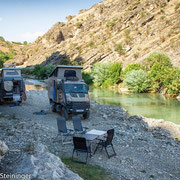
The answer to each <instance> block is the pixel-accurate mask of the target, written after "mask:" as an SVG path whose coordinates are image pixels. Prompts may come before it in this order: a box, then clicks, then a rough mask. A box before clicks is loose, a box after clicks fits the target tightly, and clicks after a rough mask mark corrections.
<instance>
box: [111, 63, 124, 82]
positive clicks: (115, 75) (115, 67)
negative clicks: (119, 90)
mask: <svg viewBox="0 0 180 180" xmlns="http://www.w3.org/2000/svg"><path fill="white" fill-rule="evenodd" d="M121 72H122V64H121V63H117V62H116V63H113V64H112V65H110V68H109V79H110V80H111V82H112V84H117V83H119V82H120V80H121Z"/></svg>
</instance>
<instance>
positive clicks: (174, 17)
mask: <svg viewBox="0 0 180 180" xmlns="http://www.w3.org/2000/svg"><path fill="white" fill-rule="evenodd" d="M179 15H180V3H178V1H173V0H170V1H169V0H159V1H157V0H125V1H124V0H105V1H103V2H101V3H98V4H95V5H94V6H92V7H91V8H89V9H87V10H80V12H79V14H78V15H77V16H68V17H67V18H66V22H65V23H62V22H58V23H56V24H55V25H54V26H53V27H52V28H51V29H50V30H49V31H48V32H47V33H46V34H45V35H43V36H42V37H39V38H38V39H37V40H36V41H35V42H34V43H32V44H29V45H27V46H25V47H24V48H23V49H22V51H20V52H19V53H18V55H17V56H16V58H15V59H14V60H13V61H14V62H16V63H17V65H19V66H22V67H25V66H31V65H35V64H41V63H43V64H46V63H49V62H50V63H52V64H59V63H60V62H61V61H62V60H63V59H65V58H69V59H70V61H74V60H75V61H77V62H79V64H83V65H84V68H85V69H87V70H88V69H89V68H90V67H91V66H92V65H93V64H94V63H95V62H99V61H102V62H114V61H118V62H122V63H123V65H124V66H127V65H128V64H130V63H133V62H141V61H142V60H143V59H144V58H145V57H147V56H148V55H149V53H151V52H153V51H160V52H165V53H167V54H168V55H169V56H170V57H171V59H172V63H173V65H175V66H180V18H179Z"/></svg>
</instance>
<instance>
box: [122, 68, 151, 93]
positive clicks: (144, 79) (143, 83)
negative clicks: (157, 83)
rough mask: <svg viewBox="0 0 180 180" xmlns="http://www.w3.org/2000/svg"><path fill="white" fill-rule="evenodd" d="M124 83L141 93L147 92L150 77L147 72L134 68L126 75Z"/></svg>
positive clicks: (130, 88)
mask: <svg viewBox="0 0 180 180" xmlns="http://www.w3.org/2000/svg"><path fill="white" fill-rule="evenodd" d="M124 85H125V86H126V87H127V88H128V89H129V90H132V91H135V92H138V93H141V92H146V91H147V89H148V87H149V79H148V75H147V73H146V72H145V71H144V70H142V69H140V70H132V71H131V72H130V73H128V74H127V75H126V76H125V79H124Z"/></svg>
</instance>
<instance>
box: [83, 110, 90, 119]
mask: <svg viewBox="0 0 180 180" xmlns="http://www.w3.org/2000/svg"><path fill="white" fill-rule="evenodd" d="M89 115H90V113H89V111H88V112H86V113H85V114H83V118H84V119H88V118H89Z"/></svg>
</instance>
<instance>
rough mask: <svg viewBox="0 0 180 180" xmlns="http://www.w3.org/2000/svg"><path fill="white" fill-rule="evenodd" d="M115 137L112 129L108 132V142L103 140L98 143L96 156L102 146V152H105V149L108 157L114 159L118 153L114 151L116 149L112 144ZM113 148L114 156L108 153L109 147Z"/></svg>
mask: <svg viewBox="0 0 180 180" xmlns="http://www.w3.org/2000/svg"><path fill="white" fill-rule="evenodd" d="M113 137H114V129H110V130H108V131H107V137H106V140H101V139H99V142H98V143H97V146H96V149H95V151H94V154H95V153H96V151H97V149H98V147H100V146H101V151H102V150H103V148H105V151H106V153H107V155H108V158H110V157H112V156H115V155H116V152H115V150H114V147H113V144H112V140H113ZM110 146H111V147H112V150H113V152H114V153H113V154H112V155H109V153H108V151H107V148H108V147H110Z"/></svg>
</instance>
